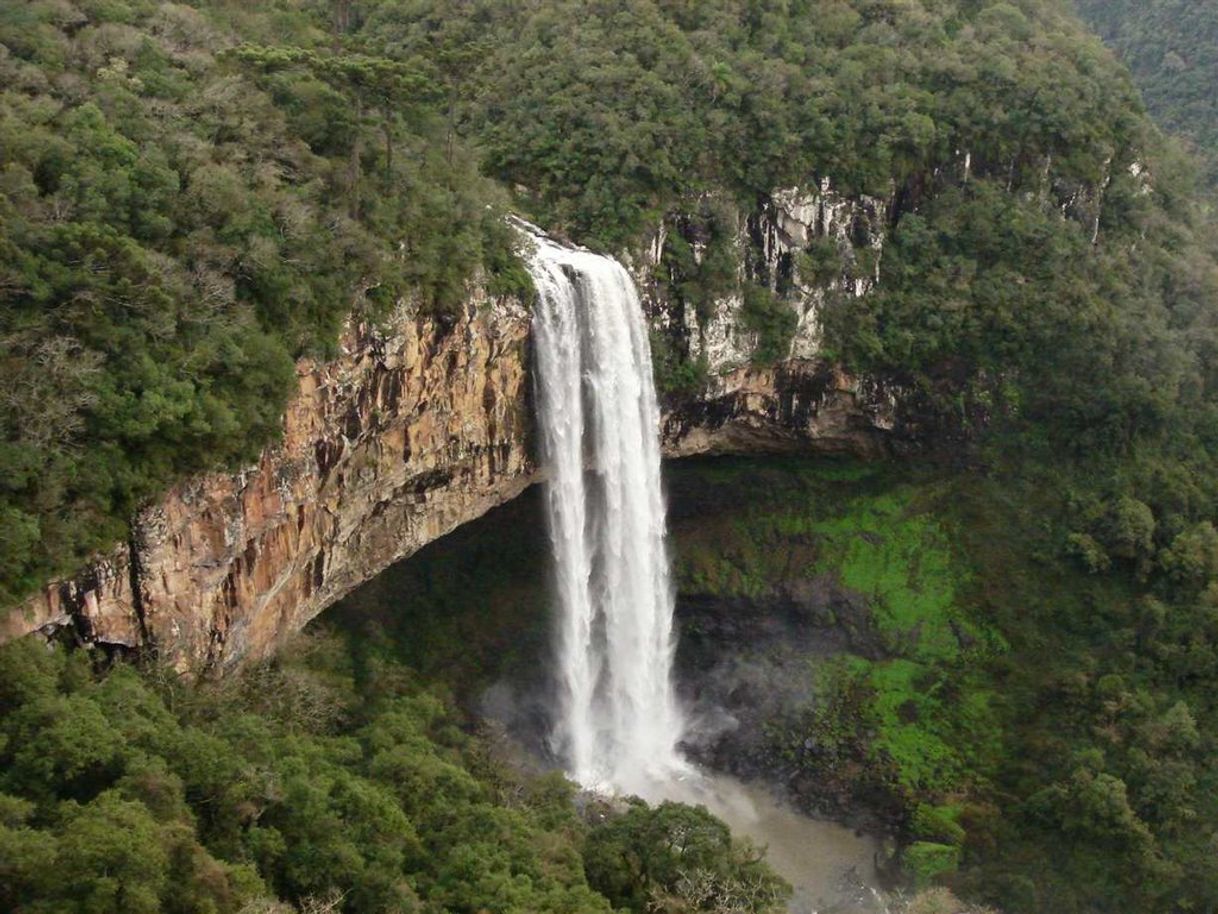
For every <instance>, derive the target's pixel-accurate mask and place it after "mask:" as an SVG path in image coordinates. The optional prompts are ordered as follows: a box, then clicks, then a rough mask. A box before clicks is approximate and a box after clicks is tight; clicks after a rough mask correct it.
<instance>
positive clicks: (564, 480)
mask: <svg viewBox="0 0 1218 914" xmlns="http://www.w3.org/2000/svg"><path fill="white" fill-rule="evenodd" d="M523 227H524V228H525V229H526V230H527V231H529V233H530V234H531V236H532V242H533V244H534V245H535V247H534V250H533V252H532V255H531V257H530V258H529V270H530V273H531V275H532V277H533V280H534V284H535V285H536V287H537V292H538V301H537V303H536V306H535V311H534V319H533V325H534V326H533V329H534V333H533V338H534V341H535V360H536V361H535V366H536V367H535V379H536V399H537V414H538V420H539V422H538V424H539V430H540V438H541V447H542V453H541V457H542V462H543V467H544V475H545V485H544V491H545V496H544V501H545V513H546V520H547V525H548V530H549V536H550V543H551V549H552V554H553V581H554V593H555V599H556V601H557V604H558V606H557V610H558V612H557V620H558V621H557V635H556V655H557V657H556V661H557V664H556V665H557V670H556V675H555V679H556V680H557V687H558V688H557V691H558V694H557V696H556V712H555V715H554V716H555V718H556V719H555V720H554V722H553V728H552V731H551V735H550V749H551V751H552V752H553V753H554V755H555V756H556V757H557V758H559V759H561V760H562V762H563V764H564V765H565V767H566V770H567V772H568V774H569V775H570V776H571V777H572V778H573V779H574V780H576V781H577V782H578V783H580V784H581V785H583V786H584V787H586V788H588V789H590V790H594V791H599V792H604V793H613V794H623V795H637V796H641V797H643V798H644V799H647V800H649V801H652V802H659V801H663V800H677V801H680V802H685V803H692V804H701V805H703V806H706V807H707V808H708V809H709V810H710V811H711V812H713V813H715V814H716V815H718V816H719V817H720V818H722V819H723V820H724V821H725V822H727V823H728V825H729V826H731V827H732V829H733V831H735V832H737V833H740V834H744V835H748V836H749V837H751V838H753V839H754V840H755V841H757V842H758V843H759V844H761V845H763V846H767V847H768V848H769V854H768V858H769V860H770V862H771V865H773V866H774V867H775V868H776V869H777V870H778V871H779V872H780V873H782V874H783V875H784V876H785V877H786V878H787V879H788V880H789V881H791V882H792V884H793V885H794V886H795V888H796V896H795V899H794V901H793V903H792V910H794V911H799V912H807V914H813V912H817V911H835V912H840V914H856V912H857V914H862V912H876V911H884V910H885V908H884V903H883V899H882V898H881V896H880V895H879V893H877V892H876V891H875V890H874V888H872V886H873V885H874V884H875V881H876V874H875V869H874V852H875V842H874V841H873V840H872V839H870V838H867V837H864V836H860V835H856V834H854V833H852V832H850V831H849V830H848V829H845V828H843V827H841V826H838V825H836V824H833V823H828V822H820V821H817V820H813V819H810V818H808V817H805V816H802V815H800V814H799V813H797V812H796V811H794V810H792V809H790V808H789V807H787V806H785V805H784V804H782V803H779V802H778V801H776V800H775V799H774V798H773V797H772V796H770V795H769V794H768V793H766V792H765V791H764V790H760V789H757V788H752V787H750V786H748V785H745V784H742V783H740V782H738V781H736V780H735V779H733V778H730V777H727V776H725V775H719V774H714V773H710V772H704V771H701V770H699V769H697V768H695V767H694V766H693V765H692V764H690V763H689V762H688V761H686V760H685V759H684V758H683V757H682V755H681V753H680V751H679V749H678V745H679V743H680V742H681V741H682V739H683V738H688V737H690V736H693V734H692V733H691V727H692V725H691V723H690V722H689V721H688V720H687V719H686V715H685V714H684V713H683V711H682V708H681V706H680V704H679V702H678V699H677V696H676V694H675V692H674V688H673V682H672V665H673V656H674V649H675V644H674V636H673V608H674V590H673V585H672V582H671V579H670V574H669V559H668V554H667V551H666V545H665V504H664V494H663V491H662V484H661V459H660V442H659V427H660V410H659V405H658V402H657V398H656V392H655V388H654V382H653V380H652V366H651V355H650V346H649V341H648V331H647V325H646V322H645V318H644V314H643V309H642V306H641V303H640V301H639V297H638V294H637V291H636V290H635V286H634V283H633V280H632V279H631V277H630V275H629V273H627V272H626V270H625V269H624V268H623V267H622V266H621V264H619V263H618V262H617V261H615V260H613V259H611V258H608V257H602V256H599V255H596V254H593V253H590V252H588V251H584V250H579V249H573V248H570V247H566V246H562V245H559V244H556V243H554V242H553V241H551V240H550V239H549V238H547V237H546V236H544V235H543V234H541V233H540V232H539V231H536V230H534V229H532V227H531V226H523Z"/></svg>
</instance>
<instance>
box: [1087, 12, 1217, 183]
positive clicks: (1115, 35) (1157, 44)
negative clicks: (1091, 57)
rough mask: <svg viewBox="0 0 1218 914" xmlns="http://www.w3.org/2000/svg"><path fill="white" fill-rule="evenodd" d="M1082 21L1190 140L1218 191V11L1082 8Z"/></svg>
mask: <svg viewBox="0 0 1218 914" xmlns="http://www.w3.org/2000/svg"><path fill="white" fill-rule="evenodd" d="M1075 5H1076V6H1077V7H1078V11H1079V14H1080V15H1081V16H1082V17H1083V18H1084V19H1085V20H1086V21H1087V23H1088V24H1089V25H1091V26H1092V27H1093V28H1094V29H1095V30H1096V31H1097V32H1099V34H1100V35H1101V36H1103V38H1104V41H1105V42H1106V43H1107V44H1108V45H1109V46H1110V47H1112V48H1113V50H1115V51H1116V53H1117V55H1118V56H1119V57H1120V59H1121V61H1122V62H1123V63H1124V64H1125V65H1126V66H1128V67H1129V69H1130V72H1131V73H1132V74H1133V78H1134V82H1136V83H1137V85H1138V88H1139V89H1140V90H1141V92H1142V95H1143V97H1144V98H1145V99H1146V106H1147V108H1148V109H1149V111H1150V113H1151V114H1152V115H1153V116H1154V118H1155V120H1156V121H1158V122H1159V123H1160V124H1161V125H1162V126H1163V127H1164V128H1165V129H1167V130H1170V131H1171V132H1172V133H1174V134H1177V135H1178V136H1182V137H1185V138H1187V139H1188V140H1189V141H1190V146H1191V148H1192V150H1193V151H1194V152H1195V153H1196V154H1197V156H1198V157H1199V159H1200V160H1201V163H1202V164H1201V170H1202V177H1203V180H1204V181H1205V183H1206V184H1207V185H1208V186H1209V187H1210V188H1211V189H1212V188H1214V187H1215V185H1216V184H1218V100H1216V99H1215V98H1214V85H1215V82H1218V4H1216V3H1214V2H1213V0H1197V2H1184V0H1155V2H1143V3H1133V2H1129V0H1076V3H1075Z"/></svg>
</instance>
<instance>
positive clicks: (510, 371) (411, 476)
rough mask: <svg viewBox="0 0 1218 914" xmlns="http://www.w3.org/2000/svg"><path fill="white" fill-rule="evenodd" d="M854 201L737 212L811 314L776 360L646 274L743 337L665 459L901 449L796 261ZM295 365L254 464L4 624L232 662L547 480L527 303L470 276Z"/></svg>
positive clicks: (796, 202) (663, 321)
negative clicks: (839, 352) (446, 303)
mask: <svg viewBox="0 0 1218 914" xmlns="http://www.w3.org/2000/svg"><path fill="white" fill-rule="evenodd" d="M824 190H827V188H826V189H824ZM873 209H874V207H873ZM845 211H846V210H845V209H843V208H842V207H838V212H839V217H837V218H836V221H835V217H833V216H832V215H830V216H829V217H826V195H825V193H824V192H820V193H818V194H815V195H803V196H801V195H799V194H797V193H795V192H789V193H788V194H787V195H785V196H784V195H780V194H776V195H774V197H773V198H772V199H771V200H770V201H768V202H767V204H766V205H765V206H763V207H762V208H761V209H760V210H759V212H758V213H755V214H752V215H750V216H748V217H747V219H746V218H745V217H742V221H741V224H740V231H739V237H738V238H737V240H736V242H735V243H736V244H737V245H738V247H739V254H740V257H741V263H742V264H743V263H745V260H746V255H748V256H753V257H757V256H758V255H760V257H761V258H762V262H765V260H766V259H767V258H768V261H769V263H770V264H771V274H770V275H772V276H775V277H776V276H778V275H779V273H780V271H782V270H786V274H785V276H786V278H785V280H784V282H787V283H788V285H789V286H792V285H793V287H795V288H796V289H797V290H799V293H798V294H796V295H793V296H788V300H789V301H790V304H791V306H792V307H794V308H796V309H797V312H798V314H797V317H798V319H799V327H800V328H801V329H800V332H797V333H796V335H795V337H794V339H793V340H792V342H791V358H788V359H786V360H784V361H782V362H780V363H779V364H778V365H777V366H775V367H769V368H756V367H752V366H750V364H749V361H748V358H747V348H746V347H747V344H748V340H747V336H746V335H743V334H741V333H740V332H739V330H738V327H737V326H736V323H735V322H736V319H737V312H738V309H739V303H738V301H736V300H735V299H733V298H731V297H728V298H726V299H724V300H723V301H721V302H716V303H715V307H714V309H713V313H712V314H711V316H710V318H709V319H708V320H702V321H695V320H692V319H691V318H690V316H689V314H687V313H685V310H683V309H682V307H681V305H680V303H677V302H674V301H672V300H671V299H669V298H667V297H666V296H665V295H664V294H663V290H662V289H660V288H659V287H658V286H657V285H655V284H654V283H649V282H648V280H647V278H646V277H641V278H642V279H643V285H644V290H645V297H646V298H647V305H648V308H649V311H650V313H651V316H652V321H653V325H655V326H656V327H657V328H658V330H659V331H660V332H676V333H677V334H678V336H679V337H680V341H681V345H683V346H685V347H687V349H688V351H689V353H691V354H693V355H694V356H699V355H700V354H701V353H703V352H706V351H707V349H708V348H709V347H712V342H711V341H714V340H719V341H733V340H734V342H732V343H731V344H730V345H719V346H718V348H717V349H716V355H715V358H714V360H713V361H710V360H708V362H710V364H709V369H710V370H709V380H708V383H707V384H706V385H704V388H703V390H702V392H701V393H699V394H697V395H691V396H685V397H680V398H670V402H669V403H668V404H667V408H666V410H665V414H664V418H663V423H664V426H663V435H664V446H665V451H666V453H667V454H668V455H669V456H686V455H690V454H698V453H741V452H759V451H774V450H785V451H789V450H797V449H819V450H832V451H842V450H849V451H852V452H855V453H860V454H865V455H876V454H879V453H882V452H884V451H885V449H886V448H887V447H888V442H889V439H890V436H891V435H892V433H893V431H894V429H895V428H896V426H897V425H898V422H899V420H898V415H897V401H896V400H895V399H894V398H893V397H892V396H891V394H890V393H889V392H887V391H885V390H884V389H883V388H882V387H881V386H880V385H877V384H874V383H868V382H863V381H859V380H858V379H853V378H850V377H849V376H847V375H846V374H844V373H843V372H841V371H840V370H838V369H836V368H834V367H833V366H831V365H829V364H827V363H825V362H824V361H823V360H820V359H817V358H816V357H815V349H816V346H815V332H816V325H815V305H816V302H817V301H818V298H817V296H819V295H823V294H824V289H823V288H819V289H818V288H812V287H801V286H800V285H799V281H798V276H795V275H793V272H792V270H791V268H790V266H789V263H790V261H791V258H790V254H791V252H792V251H796V250H798V249H800V248H801V247H802V246H804V245H806V244H807V242H808V240H809V238H811V237H814V236H832V235H833V234H834V233H835V232H840V231H841V230H842V229H841V226H842V225H848V224H852V223H853V222H854V221H855V215H854V214H853V213H849V214H847V216H846V217H844V221H843V217H841V216H840V214H841V213H844V212H845ZM663 231H665V229H664V228H663V227H662V228H661V233H662V232H663ZM869 243H872V242H869ZM874 243H876V244H878V241H877V242H874ZM662 248H663V239H662V238H660V239H659V241H658V243H657V244H653V245H652V246H651V248H650V250H652V251H655V252H657V253H656V255H655V257H654V259H653V260H651V262H650V263H649V262H648V255H647V254H643V255H640V256H638V257H636V258H635V262H636V263H639V264H642V266H641V267H640V268H639V269H638V270H636V273H640V272H642V273H646V274H647V275H648V276H655V275H657V273H658V272H659V271H662V269H663V263H662V260H663V258H662V255H661V253H660V252H662ZM750 251H751V252H752V254H751V255H749V252H750ZM784 262H785V263H787V266H783V265H782V264H783V263H784ZM741 269H742V270H743V269H745V267H743V266H742V267H741ZM858 291H859V293H860V294H861V292H862V291H865V290H863V289H859V290H858ZM686 310H687V309H686ZM297 374H298V379H299V390H298V393H297V394H296V396H295V397H294V398H293V400H292V401H291V403H290V405H289V407H288V410H287V414H286V416H285V419H284V433H283V438H282V440H281V442H280V443H279V444H277V445H275V446H273V447H270V448H268V449H267V450H266V451H265V452H264V453H263V455H262V457H261V459H260V461H259V463H258V464H257V465H256V466H253V467H250V468H248V469H246V470H243V471H241V472H238V473H233V474H225V473H216V474H210V475H207V476H203V477H199V478H196V479H192V480H190V481H188V482H186V483H184V484H182V485H180V486H178V487H177V488H175V489H173V490H172V491H171V492H169V493H168V495H166V497H165V498H164V499H163V500H162V501H161V502H160V503H158V504H156V505H153V506H151V507H149V508H148V509H146V510H145V511H144V512H142V514H141V515H140V516H139V517H138V518H137V519H136V521H135V523H134V525H133V534H132V536H131V539H130V541H129V542H128V543H126V544H124V545H123V546H122V547H121V548H119V549H117V550H116V551H115V552H114V553H113V554H112V555H110V556H108V557H105V558H104V559H103V560H100V561H99V562H97V563H96V564H95V565H94V566H93V567H91V568H89V569H87V570H86V571H85V572H84V573H82V574H81V575H79V576H78V577H76V578H75V579H73V580H69V581H62V582H56V583H53V584H51V585H49V586H48V587H47V588H46V589H45V590H44V591H43V592H41V593H39V594H37V595H35V596H34V597H33V598H31V599H29V600H27V601H26V602H25V603H24V604H23V605H21V606H19V607H15V608H13V609H11V610H10V611H9V612H8V613H7V614H6V615H4V616H3V617H0V640H8V639H11V638H13V637H19V636H22V635H25V634H28V633H31V632H34V631H40V630H41V631H44V632H47V631H51V630H55V629H60V628H65V627H66V628H70V629H71V630H72V631H73V633H74V635H75V637H77V638H78V639H80V640H81V641H84V642H87V643H94V644H99V645H110V646H116V647H123V648H131V649H142V650H148V649H151V650H154V651H155V652H156V653H157V655H158V656H159V657H160V658H161V659H162V660H164V661H165V662H167V663H169V664H171V665H172V666H173V667H174V668H176V669H178V670H179V671H181V672H183V673H189V674H200V673H209V672H218V671H222V670H224V669H225V668H228V667H231V666H232V665H234V664H236V663H238V662H239V661H241V660H243V659H246V658H256V657H262V656H266V655H267V654H269V653H270V652H271V651H273V650H274V648H275V647H276V646H277V644H278V643H279V641H280V640H281V638H283V637H284V636H286V635H287V634H290V633H292V632H294V631H297V630H299V629H300V628H301V627H303V626H304V624H305V623H307V622H308V621H309V620H310V619H312V618H314V617H315V616H316V615H318V614H319V613H320V612H321V611H322V610H324V609H325V608H326V607H327V606H329V605H330V604H332V603H333V602H335V601H336V600H338V599H339V598H341V597H342V596H343V595H344V594H346V593H348V592H349V591H350V590H352V589H353V588H355V587H356V586H357V585H359V584H360V583H362V582H364V581H366V580H368V579H369V578H370V577H372V576H374V575H375V574H377V573H378V572H379V571H381V570H382V569H384V568H385V567H387V566H388V565H390V564H391V563H393V562H395V561H398V560H399V559H401V558H403V557H405V556H408V555H410V554H411V553H413V552H414V551H415V550H417V549H419V548H420V547H421V546H423V545H425V544H426V543H428V542H431V541H432V540H434V539H436V538H438V537H440V536H443V535H444V534H446V533H448V532H449V531H451V530H452V529H454V528H455V527H456V526H458V525H459V524H462V523H464V522H466V521H469V520H471V519H473V518H475V517H478V516H479V515H481V514H483V513H484V512H485V511H487V510H489V509H490V508H491V507H493V506H495V505H497V504H500V503H502V502H504V501H506V500H509V499H511V498H513V497H515V496H516V495H517V494H519V493H520V492H521V491H522V490H523V489H524V488H526V487H527V486H528V485H530V484H531V483H533V482H534V481H536V479H537V467H536V464H535V462H534V460H533V458H532V456H531V442H532V435H531V406H530V402H529V401H530V395H531V385H530V380H529V313H528V309H527V307H526V306H525V305H524V304H523V303H521V302H519V301H516V300H513V299H492V298H488V297H486V296H485V295H483V294H481V293H472V294H471V296H470V300H469V301H468V302H467V305H466V308H465V311H464V313H463V314H462V315H461V316H460V317H459V319H458V320H457V321H456V322H455V323H454V324H452V325H451V326H443V325H441V324H439V323H436V322H435V321H433V320H430V319H427V318H422V317H418V316H413V315H411V314H410V313H409V312H408V311H407V310H406V309H405V308H403V309H402V310H401V311H400V312H399V313H398V314H397V315H395V316H394V317H393V318H392V319H391V320H389V321H387V322H386V324H385V326H383V327H373V326H369V325H365V324H352V325H351V326H350V327H349V328H348V330H347V332H346V333H345V334H344V337H343V339H342V341H341V347H340V355H339V356H338V357H337V358H335V359H334V360H332V361H329V362H315V361H311V360H304V361H302V362H301V363H299V364H298V366H297Z"/></svg>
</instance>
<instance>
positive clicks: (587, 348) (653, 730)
mask: <svg viewBox="0 0 1218 914" xmlns="http://www.w3.org/2000/svg"><path fill="white" fill-rule="evenodd" d="M533 240H534V243H535V245H536V247H535V250H534V251H533V253H532V254H531V256H530V258H529V271H530V273H531V275H532V277H533V281H534V284H535V285H536V287H537V291H538V298H539V301H538V303H537V306H536V309H535V312H534V317H533V335H534V341H535V351H536V391H537V401H538V404H537V405H538V410H537V411H538V418H539V425H540V431H541V436H540V437H541V444H542V459H543V461H544V467H545V473H546V483H545V487H546V499H545V501H546V509H547V515H548V518H547V519H548V523H549V531H550V539H551V544H552V547H553V552H554V565H555V589H556V593H557V600H558V604H559V616H560V618H559V631H558V648H557V649H558V667H559V679H560V686H561V688H560V708H559V714H558V720H557V723H556V726H555V729H554V733H553V738H552V744H553V748H554V749H555V751H556V752H557V753H558V754H559V755H560V756H561V757H562V758H563V759H564V760H565V762H566V765H567V769H568V772H569V773H570V774H571V776H572V777H573V778H574V779H575V780H577V781H578V782H579V783H581V784H584V785H586V786H589V787H596V788H600V789H608V790H614V791H621V792H628V793H639V794H648V793H653V792H654V789H655V787H657V786H659V785H660V784H663V783H664V782H665V781H667V780H669V779H671V777H672V776H673V774H674V773H676V772H678V771H680V770H681V769H682V764H681V760H680V757H679V755H678V753H677V749H676V743H677V741H678V740H679V739H680V737H681V735H682V716H681V713H680V710H679V708H678V705H677V702H676V698H675V696H674V694H673V688H672V681H671V668H672V656H673V636H672V611H673V589H672V584H671V582H670V579H669V564H668V554H667V551H666V548H665V526H664V496H663V492H662V489H661V484H660V442H659V423H660V411H659V406H658V404H657V402H656V394H655V385H654V382H653V380H652V372H651V351H650V347H649V345H648V339H647V326H646V323H645V321H644V317H643V311H642V307H641V305H640V302H639V297H638V293H637V292H636V291H635V288H634V283H633V281H632V280H631V278H630V275H629V274H628V273H627V272H626V270H625V269H624V268H623V267H622V266H621V264H619V263H618V262H617V261H615V260H613V259H611V258H608V257H601V256H599V255H596V254H592V253H590V252H587V251H582V250H574V249H571V248H566V247H561V246H559V245H557V244H555V243H553V242H552V241H550V240H549V239H547V238H545V237H544V236H542V235H540V234H539V233H534V235H533Z"/></svg>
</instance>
